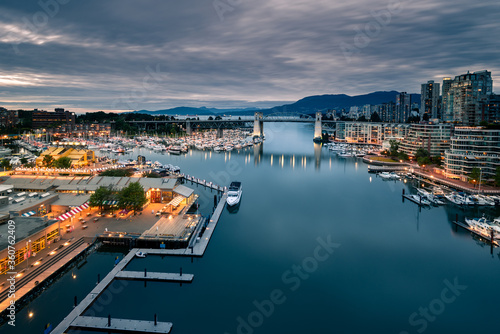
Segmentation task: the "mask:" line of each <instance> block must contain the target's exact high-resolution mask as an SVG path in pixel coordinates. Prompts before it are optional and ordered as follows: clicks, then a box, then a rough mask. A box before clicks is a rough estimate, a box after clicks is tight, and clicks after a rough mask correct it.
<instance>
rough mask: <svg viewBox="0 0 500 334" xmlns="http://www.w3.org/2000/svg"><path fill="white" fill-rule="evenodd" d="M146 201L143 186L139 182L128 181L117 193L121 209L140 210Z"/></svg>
mask: <svg viewBox="0 0 500 334" xmlns="http://www.w3.org/2000/svg"><path fill="white" fill-rule="evenodd" d="M146 202H147V199H146V194H145V193H144V188H143V187H142V186H141V184H140V183H139V182H132V183H130V184H129V185H128V187H126V188H123V189H122V190H121V191H120V192H119V193H118V206H119V207H120V208H121V209H127V210H134V212H135V211H137V210H141V209H142V207H143V206H144V204H146Z"/></svg>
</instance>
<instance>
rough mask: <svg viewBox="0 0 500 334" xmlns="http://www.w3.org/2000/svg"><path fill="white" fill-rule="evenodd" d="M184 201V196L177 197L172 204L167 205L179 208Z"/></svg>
mask: <svg viewBox="0 0 500 334" xmlns="http://www.w3.org/2000/svg"><path fill="white" fill-rule="evenodd" d="M183 200H184V197H183V196H175V198H174V199H173V200H171V201H170V202H168V204H167V205H172V206H173V207H178V206H179V204H181V202H182V201H183Z"/></svg>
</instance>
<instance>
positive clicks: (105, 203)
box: [102, 201, 118, 205]
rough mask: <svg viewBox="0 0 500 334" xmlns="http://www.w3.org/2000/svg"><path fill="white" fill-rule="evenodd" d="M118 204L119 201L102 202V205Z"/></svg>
mask: <svg viewBox="0 0 500 334" xmlns="http://www.w3.org/2000/svg"><path fill="white" fill-rule="evenodd" d="M116 204H118V201H104V202H102V205H116Z"/></svg>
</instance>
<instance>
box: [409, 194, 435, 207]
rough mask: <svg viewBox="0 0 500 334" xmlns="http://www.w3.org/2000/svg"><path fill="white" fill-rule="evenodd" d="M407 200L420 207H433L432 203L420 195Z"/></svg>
mask: <svg viewBox="0 0 500 334" xmlns="http://www.w3.org/2000/svg"><path fill="white" fill-rule="evenodd" d="M406 198H408V199H409V200H410V201H412V202H414V203H417V204H419V205H431V202H429V201H428V200H427V199H425V198H424V197H423V196H420V195H410V196H408V197H406Z"/></svg>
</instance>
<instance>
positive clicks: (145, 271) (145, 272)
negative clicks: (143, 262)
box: [144, 268, 148, 277]
mask: <svg viewBox="0 0 500 334" xmlns="http://www.w3.org/2000/svg"><path fill="white" fill-rule="evenodd" d="M147 275H148V271H147V269H146V268H144V277H146V276H147Z"/></svg>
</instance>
